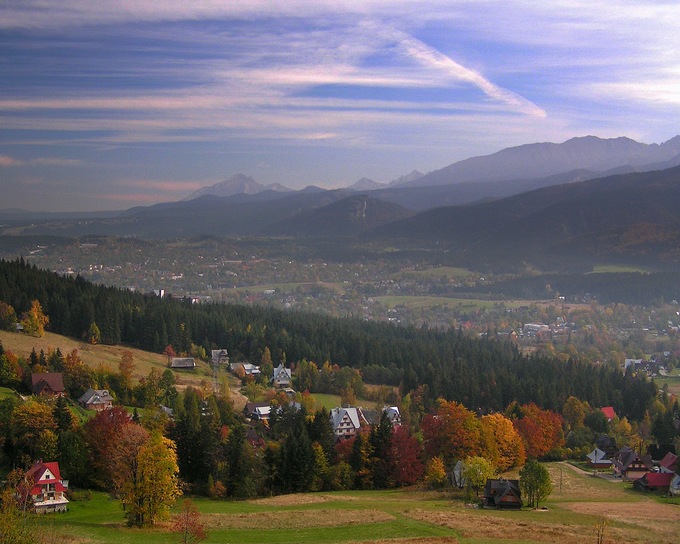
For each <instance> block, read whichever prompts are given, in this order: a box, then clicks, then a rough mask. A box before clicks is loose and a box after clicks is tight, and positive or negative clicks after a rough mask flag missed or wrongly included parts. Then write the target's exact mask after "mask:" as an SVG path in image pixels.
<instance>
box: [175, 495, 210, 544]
mask: <svg viewBox="0 0 680 544" xmlns="http://www.w3.org/2000/svg"><path fill="white" fill-rule="evenodd" d="M172 531H173V532H174V533H177V535H178V537H179V538H178V540H177V541H178V542H179V543H180V544H197V543H198V542H201V541H203V540H205V539H206V538H208V534H207V532H206V530H205V525H204V524H203V522H202V521H201V514H200V513H199V512H198V509H197V508H196V505H195V504H194V503H193V502H191V501H190V500H189V499H185V500H184V501H182V507H181V509H180V511H179V513H177V514H175V515H173V516H172Z"/></svg>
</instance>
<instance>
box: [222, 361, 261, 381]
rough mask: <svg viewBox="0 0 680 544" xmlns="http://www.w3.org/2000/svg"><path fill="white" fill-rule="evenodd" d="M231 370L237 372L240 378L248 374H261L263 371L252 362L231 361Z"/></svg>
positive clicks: (255, 375)
mask: <svg viewBox="0 0 680 544" xmlns="http://www.w3.org/2000/svg"><path fill="white" fill-rule="evenodd" d="M229 370H231V371H232V372H233V373H234V374H236V375H237V376H238V377H239V378H244V377H246V376H254V377H257V376H259V375H260V374H261V373H262V372H261V371H260V367H259V366H257V365H254V364H252V363H243V362H242V363H231V364H230V365H229Z"/></svg>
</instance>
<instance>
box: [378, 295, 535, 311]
mask: <svg viewBox="0 0 680 544" xmlns="http://www.w3.org/2000/svg"><path fill="white" fill-rule="evenodd" d="M373 300H375V301H377V302H379V303H380V304H382V305H384V306H386V307H388V308H394V307H396V306H406V307H408V308H411V309H419V308H432V307H433V306H447V307H449V308H459V309H460V310H476V309H479V308H493V307H494V306H495V305H497V304H501V303H502V304H503V305H504V306H505V307H506V308H519V307H520V306H523V305H528V304H530V303H529V302H527V301H521V300H511V301H502V302H501V301H498V300H482V299H474V298H453V297H429V296H383V297H373ZM535 302H536V301H533V303H535Z"/></svg>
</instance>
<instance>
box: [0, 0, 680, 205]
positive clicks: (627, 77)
mask: <svg viewBox="0 0 680 544" xmlns="http://www.w3.org/2000/svg"><path fill="white" fill-rule="evenodd" d="M543 4H545V5H543ZM679 21H680V6H678V5H677V3H676V2H640V1H597V2H592V1H591V2H575V1H568V0H565V1H561V0H556V1H551V2H545V3H543V2H534V1H531V2H529V1H526V2H521V1H518V2H513V1H503V2H496V1H483V0H476V1H474V2H472V1H471V2H465V1H460V2H456V1H448V2H439V1H423V0H421V1H401V2H400V1H395V0H390V1H387V0H367V1H364V2H362V1H360V0H351V1H350V0H334V1H329V2H326V1H323V0H315V1H311V0H310V1H295V0H288V1H285V2H277V1H258V0H252V1H241V0H207V1H200V0H195V1H191V2H187V1H186V0H181V1H174V0H171V1H166V2H162V1H156V0H145V1H135V0H116V1H114V0H98V1H97V2H92V1H90V0H60V1H59V2H54V1H50V0H21V1H20V0H0V209H4V208H24V209H29V210H45V211H48V210H49V211H70V210H110V209H126V208H129V207H131V206H136V205H149V204H153V203H156V202H164V201H172V200H178V199H181V198H183V197H185V196H187V195H188V194H190V193H191V192H193V191H194V190H196V189H198V188H200V187H202V186H205V185H212V184H214V183H216V182H218V181H221V180H223V179H226V178H228V177H231V176H232V175H234V174H236V173H244V174H246V175H249V176H252V177H253V178H254V179H255V180H256V181H258V182H260V183H265V184H266V183H275V182H277V183H281V184H283V185H286V186H288V187H291V188H296V189H299V188H302V187H305V186H307V185H310V184H313V185H318V186H322V187H338V186H347V185H350V184H352V183H354V182H355V181H357V180H358V179H359V178H361V177H364V176H365V177H369V178H371V179H374V180H375V181H380V182H387V181H390V180H392V179H395V178H397V177H399V176H400V175H402V174H407V173H409V172H410V171H411V170H413V169H418V170H420V171H422V172H428V171H431V170H435V169H439V168H442V167H444V166H446V165H448V164H451V163H453V162H455V161H457V160H461V159H464V158H467V157H471V156H475V155H484V154H489V153H493V152H495V151H498V150H500V149H502V148H504V147H509V146H513V145H521V144H524V143H532V142H543V141H551V142H562V141H565V140H567V139H569V138H571V137H573V136H584V135H588V134H593V135H596V136H600V137H617V136H628V137H630V138H633V139H636V140H638V141H642V142H645V143H660V142H663V141H665V140H668V139H670V138H672V137H673V136H675V135H676V134H678V133H680V129H679V128H678V123H677V120H678V119H680V22H679Z"/></svg>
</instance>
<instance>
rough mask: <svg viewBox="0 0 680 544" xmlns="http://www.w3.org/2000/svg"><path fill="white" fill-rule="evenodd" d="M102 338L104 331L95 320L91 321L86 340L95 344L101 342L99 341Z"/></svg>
mask: <svg viewBox="0 0 680 544" xmlns="http://www.w3.org/2000/svg"><path fill="white" fill-rule="evenodd" d="M101 338H102V333H101V331H100V330H99V326H97V324H96V323H95V322H94V321H93V322H92V323H90V326H89V327H88V328H87V331H86V332H85V340H87V342H88V343H90V344H92V345H94V344H99V341H100V340H101Z"/></svg>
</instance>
